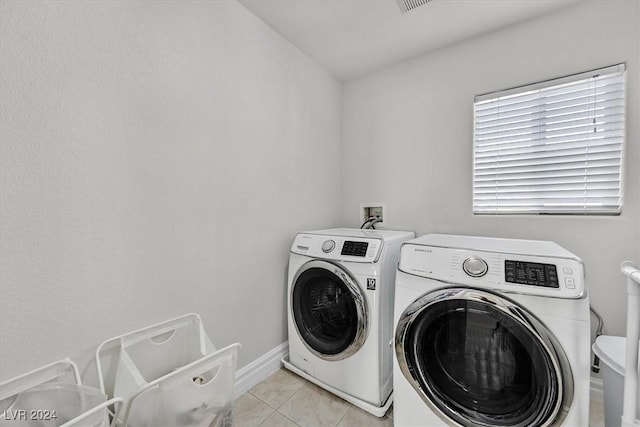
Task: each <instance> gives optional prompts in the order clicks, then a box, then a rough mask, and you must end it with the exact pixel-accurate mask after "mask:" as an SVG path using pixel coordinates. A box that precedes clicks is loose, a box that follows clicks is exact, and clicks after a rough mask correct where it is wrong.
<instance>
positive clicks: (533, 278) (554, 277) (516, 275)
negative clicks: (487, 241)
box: [504, 260, 560, 288]
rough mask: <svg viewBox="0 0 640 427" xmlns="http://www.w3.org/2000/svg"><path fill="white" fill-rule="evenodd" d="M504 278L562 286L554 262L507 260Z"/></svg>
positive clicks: (524, 282) (526, 282)
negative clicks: (540, 262)
mask: <svg viewBox="0 0 640 427" xmlns="http://www.w3.org/2000/svg"><path fill="white" fill-rule="evenodd" d="M504 280H505V281H506V282H509V283H518V284H521V285H532V286H544V287H545V288H559V287H560V285H559V284H558V272H557V271H556V266H555V265H553V264H539V263H536V262H523V261H510V260H505V262H504Z"/></svg>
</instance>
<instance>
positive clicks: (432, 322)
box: [396, 289, 573, 426]
mask: <svg viewBox="0 0 640 427" xmlns="http://www.w3.org/2000/svg"><path fill="white" fill-rule="evenodd" d="M465 296H466V297H469V298H466V297H465ZM421 300H422V301H421ZM421 300H418V301H417V302H416V303H414V305H413V306H412V307H410V309H407V310H406V311H405V313H410V315H409V317H405V318H404V321H403V319H402V318H401V320H400V322H399V329H398V331H397V332H398V333H399V334H401V335H402V337H401V339H402V343H401V345H400V346H399V347H398V345H397V346H396V351H398V350H399V349H402V355H398V356H399V362H400V363H401V369H402V370H403V373H404V374H405V377H406V376H408V375H409V376H411V380H412V381H410V382H412V383H413V385H414V388H416V389H417V390H419V391H420V393H421V394H422V397H423V399H424V400H425V401H427V403H429V404H430V406H432V407H435V408H434V409H435V410H436V412H437V413H439V414H440V415H441V416H443V415H444V416H445V417H447V418H449V419H452V420H455V421H456V422H458V423H460V424H462V425H465V426H533V425H535V426H540V425H547V424H549V423H551V422H553V421H554V420H555V419H556V418H557V417H558V415H559V414H560V413H561V410H562V408H563V400H565V403H566V398H567V396H565V399H563V393H567V392H568V391H569V390H572V388H573V386H572V379H571V376H570V375H563V374H562V371H561V369H560V366H561V365H566V366H565V369H570V368H569V365H568V362H567V363H561V362H559V359H558V357H557V354H556V349H555V346H554V345H553V343H552V342H551V341H550V340H549V339H545V338H543V337H542V336H541V335H540V334H539V333H538V332H537V331H536V329H538V327H542V324H541V323H539V322H537V321H535V320H534V319H532V318H531V317H529V316H528V313H526V312H525V311H523V310H522V309H519V307H517V306H512V305H510V304H509V306H508V307H506V306H505V305H504V304H503V303H507V304H508V303H509V301H507V300H505V299H503V298H500V297H498V296H496V295H493V294H488V293H486V292H482V291H477V292H475V291H473V290H469V289H466V290H465V289H455V290H453V292H449V293H448V294H447V293H446V292H445V293H444V294H443V292H439V293H438V295H437V296H434V297H433V298H430V297H428V296H427V297H426V298H425V297H423V298H421ZM401 328H402V329H403V330H402V331H401V330H400V329H401ZM544 329H546V328H544ZM396 338H398V336H396ZM397 344H398V343H397ZM400 356H401V357H400ZM562 356H564V354H562ZM565 359H566V358H565ZM403 364H404V366H402V365H403ZM567 382H568V383H569V384H566V383H567ZM570 394H572V392H570ZM570 401H571V397H568V402H570Z"/></svg>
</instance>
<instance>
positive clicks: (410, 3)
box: [396, 0, 431, 13]
mask: <svg viewBox="0 0 640 427" xmlns="http://www.w3.org/2000/svg"><path fill="white" fill-rule="evenodd" d="M396 1H397V2H398V6H399V7H400V10H401V11H402V13H406V12H409V11H410V10H413V9H415V8H416V7H418V6H422V5H423V4H427V3H429V2H430V1H431V0H396Z"/></svg>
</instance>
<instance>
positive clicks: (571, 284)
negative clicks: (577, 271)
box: [564, 277, 576, 289]
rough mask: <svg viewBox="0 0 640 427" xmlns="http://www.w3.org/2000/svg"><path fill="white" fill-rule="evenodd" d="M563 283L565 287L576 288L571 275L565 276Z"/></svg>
mask: <svg viewBox="0 0 640 427" xmlns="http://www.w3.org/2000/svg"><path fill="white" fill-rule="evenodd" d="M564 285H565V286H566V287H567V289H575V288H576V282H575V280H573V278H571V277H565V278H564Z"/></svg>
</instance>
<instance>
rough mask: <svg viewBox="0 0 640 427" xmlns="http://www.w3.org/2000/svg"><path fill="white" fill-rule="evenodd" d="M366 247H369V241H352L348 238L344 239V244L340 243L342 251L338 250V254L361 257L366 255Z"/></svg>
mask: <svg viewBox="0 0 640 427" xmlns="http://www.w3.org/2000/svg"><path fill="white" fill-rule="evenodd" d="M367 247H369V243H367V242H352V241H350V240H346V241H345V242H344V245H342V252H340V255H351V256H362V257H363V256H366V255H367Z"/></svg>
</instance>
